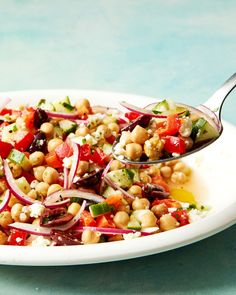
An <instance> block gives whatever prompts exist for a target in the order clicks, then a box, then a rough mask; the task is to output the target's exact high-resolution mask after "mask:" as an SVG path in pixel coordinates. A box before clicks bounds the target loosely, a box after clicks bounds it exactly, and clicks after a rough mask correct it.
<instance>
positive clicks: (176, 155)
mask: <svg viewBox="0 0 236 295" xmlns="http://www.w3.org/2000/svg"><path fill="white" fill-rule="evenodd" d="M172 156H173V157H179V156H180V154H178V153H172Z"/></svg>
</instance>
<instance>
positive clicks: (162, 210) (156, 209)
mask: <svg viewBox="0 0 236 295" xmlns="http://www.w3.org/2000/svg"><path fill="white" fill-rule="evenodd" d="M151 211H152V212H153V213H154V214H155V215H156V217H158V218H160V217H161V216H162V215H164V214H167V213H168V208H167V206H166V205H165V204H158V205H155V206H153V207H152V209H151Z"/></svg>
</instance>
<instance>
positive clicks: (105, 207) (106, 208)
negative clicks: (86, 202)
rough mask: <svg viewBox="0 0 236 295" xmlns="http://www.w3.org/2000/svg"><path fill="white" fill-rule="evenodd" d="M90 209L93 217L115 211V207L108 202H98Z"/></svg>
mask: <svg viewBox="0 0 236 295" xmlns="http://www.w3.org/2000/svg"><path fill="white" fill-rule="evenodd" d="M89 211H90V213H91V215H92V217H97V216H99V215H103V214H106V213H109V212H112V211H113V207H112V206H110V205H109V204H108V203H106V202H103V203H98V204H93V205H90V206H89Z"/></svg>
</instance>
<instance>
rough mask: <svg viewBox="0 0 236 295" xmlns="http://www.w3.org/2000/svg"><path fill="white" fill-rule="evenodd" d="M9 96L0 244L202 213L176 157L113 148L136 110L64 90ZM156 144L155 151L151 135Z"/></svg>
mask: <svg viewBox="0 0 236 295" xmlns="http://www.w3.org/2000/svg"><path fill="white" fill-rule="evenodd" d="M8 102H9V100H6V101H5V102H3V103H2V106H1V107H0V164H1V165H0V196H1V197H0V201H1V202H0V244H1V245H17V246H65V245H83V244H94V243H102V242H112V241H118V240H123V239H132V238H138V237H141V236H146V235H151V234H156V233H160V232H164V231H168V230H171V229H175V228H178V227H181V226H185V225H187V224H189V223H191V222H194V221H195V220H197V219H199V218H202V217H204V216H205V215H206V214H207V210H206V207H204V206H203V205H201V204H198V203H197V202H196V200H195V197H194V195H193V194H192V193H191V192H189V191H187V190H185V189H183V185H184V184H185V183H187V182H188V181H189V179H190V178H191V169H190V168H189V167H188V166H187V165H186V164H184V163H183V162H181V161H178V160H172V161H169V162H165V163H161V164H157V165H127V164H126V165H125V164H123V163H122V162H121V161H119V160H117V159H114V157H113V156H112V146H113V143H114V142H115V140H116V139H117V138H118V137H119V136H121V138H123V137H124V135H125V133H124V132H127V131H124V130H126V128H127V126H128V127H129V126H130V125H132V126H134V129H133V130H135V128H139V126H140V125H139V123H140V119H141V120H142V118H143V116H142V117H141V118H138V120H137V114H136V113H133V112H127V113H122V112H121V111H119V110H117V109H112V108H106V107H102V106H91V105H90V102H89V100H88V99H78V100H77V102H76V103H75V105H73V104H72V103H71V101H70V98H69V97H66V98H65V99H62V100H56V101H54V102H52V103H51V102H48V101H47V100H46V99H41V100H40V101H39V103H38V105H37V106H35V107H33V106H28V105H25V106H20V107H18V108H14V109H13V108H8V107H7V104H8ZM185 118H187V117H183V119H185ZM144 119H145V117H144ZM153 120H154V119H153V118H151V120H150V118H149V122H148V125H149V124H151V125H149V126H152V125H153V124H154V125H155V124H156V121H153ZM168 120H169V118H168V117H167V122H169V121H168ZM176 120H177V117H176V118H175V121H176ZM166 124H167V125H168V124H169V123H166ZM142 128H143V127H142ZM148 128H149V127H148ZM150 128H151V127H150ZM161 128H163V129H168V128H166V126H164V125H163V126H162V127H161ZM148 132H149V131H147V133H148ZM148 134H149V133H148ZM169 136H173V134H172V135H171V134H170V135H169ZM141 137H142V136H141ZM152 138H153V137H152ZM137 139H139V136H138V137H137ZM139 140H140V139H139ZM147 140H149V141H151V138H149V139H147ZM124 147H126V149H127V147H128V143H127V142H126V146H124ZM124 147H123V148H124ZM156 148H157V150H158V153H159V144H158V143H157V144H156ZM145 149H146V148H145V147H144V151H145ZM175 152H176V151H175ZM177 152H179V151H177ZM148 157H149V158H151V157H152V156H151V155H148Z"/></svg>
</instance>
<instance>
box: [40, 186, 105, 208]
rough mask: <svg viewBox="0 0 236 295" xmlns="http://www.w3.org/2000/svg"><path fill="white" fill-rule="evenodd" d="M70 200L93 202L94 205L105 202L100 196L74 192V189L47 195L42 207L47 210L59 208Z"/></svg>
mask: <svg viewBox="0 0 236 295" xmlns="http://www.w3.org/2000/svg"><path fill="white" fill-rule="evenodd" d="M70 198H79V199H85V200H88V201H93V202H95V203H100V202H104V201H105V199H104V198H103V197H102V196H99V195H96V194H93V193H89V192H85V191H82V190H76V189H68V190H62V191H57V192H55V193H53V194H51V195H49V196H48V197H47V198H46V199H45V201H44V205H45V207H47V208H55V207H59V206H61V205H63V204H65V203H67V202H69V201H70Z"/></svg>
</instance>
